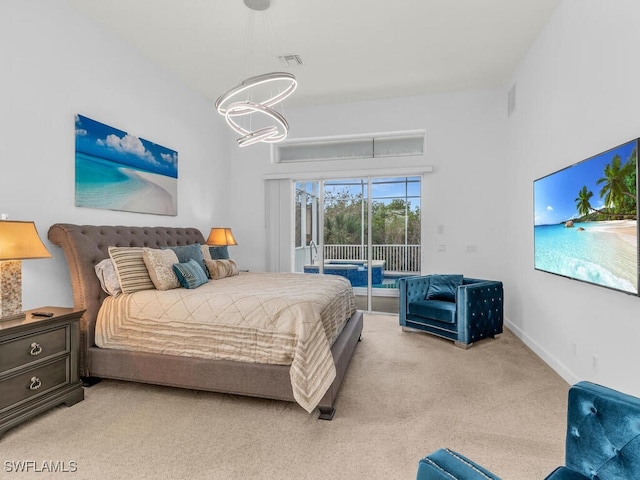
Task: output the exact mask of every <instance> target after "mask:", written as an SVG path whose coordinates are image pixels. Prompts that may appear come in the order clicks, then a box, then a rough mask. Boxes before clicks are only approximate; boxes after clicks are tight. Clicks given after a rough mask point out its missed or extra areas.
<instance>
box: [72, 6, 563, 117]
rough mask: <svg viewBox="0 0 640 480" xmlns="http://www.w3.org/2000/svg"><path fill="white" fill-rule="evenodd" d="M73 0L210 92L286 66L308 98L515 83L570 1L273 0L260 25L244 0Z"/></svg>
mask: <svg viewBox="0 0 640 480" xmlns="http://www.w3.org/2000/svg"><path fill="white" fill-rule="evenodd" d="M70 2H71V3H72V5H74V6H75V7H76V8H77V10H79V11H80V12H81V13H83V14H85V15H86V16H87V17H90V18H91V19H92V20H94V21H95V22H97V23H99V24H102V25H103V26H104V27H105V29H107V30H108V31H111V32H113V33H114V34H115V35H116V36H118V37H120V38H121V39H122V40H123V41H124V42H126V43H127V44H129V45H131V46H133V47H134V48H136V49H137V50H138V51H139V52H141V53H142V55H144V56H146V57H148V58H150V59H151V60H152V61H153V62H155V63H157V64H159V65H161V66H163V67H164V68H166V69H167V70H169V71H171V72H173V73H174V74H175V75H177V76H178V77H179V78H180V79H181V80H182V81H183V82H184V83H185V84H187V85H189V86H190V87H191V88H192V89H193V90H195V91H197V92H200V93H202V94H204V95H205V96H206V97H208V98H209V99H211V101H215V99H216V98H217V97H218V96H219V95H220V94H221V93H223V92H224V91H226V90H228V89H229V88H231V87H233V86H235V85H236V84H237V83H238V82H239V81H240V80H242V79H243V78H246V77H247V76H251V75H256V74H259V73H265V72H266V71H273V70H281V71H288V72H291V73H293V74H295V75H296V77H297V79H298V82H299V87H298V90H297V91H296V92H295V93H294V95H293V96H292V97H290V98H289V99H287V102H286V103H287V106H303V105H319V104H328V103H344V102H351V101H359V100H369V99H381V98H393V97H400V96H413V95H428V94H434V93H443V92H455V91H462V90H478V89H487V88H497V87H501V86H505V85H506V83H507V82H508V80H509V77H510V75H511V74H512V73H513V72H514V70H515V68H516V67H517V66H518V64H519V62H520V61H521V59H522V58H523V57H524V55H525V54H526V52H527V50H528V49H529V47H530V46H531V44H532V43H533V41H534V40H535V38H536V37H537V35H538V34H539V33H540V31H541V30H542V29H543V28H544V25H545V24H546V22H547V21H548V20H549V18H550V16H551V15H552V13H553V11H554V9H555V8H556V7H557V5H558V4H559V3H560V0H393V1H390V2H384V1H382V0H322V1H319V0H271V6H270V8H269V9H267V10H266V11H265V12H264V13H257V14H255V15H254V29H253V34H250V30H249V25H250V21H251V16H252V12H253V11H252V10H250V9H249V8H247V7H246V6H245V5H244V3H243V0H179V1H178V0H108V1H105V0H70ZM265 19H266V20H265ZM265 45H267V46H268V47H265ZM290 54H297V55H300V57H301V58H302V60H303V65H301V66H296V67H286V66H284V64H282V63H281V62H279V61H278V60H277V59H276V57H277V56H279V55H290ZM256 69H260V70H259V71H257V70H256Z"/></svg>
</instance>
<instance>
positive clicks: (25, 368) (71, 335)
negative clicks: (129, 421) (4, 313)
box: [0, 307, 84, 437]
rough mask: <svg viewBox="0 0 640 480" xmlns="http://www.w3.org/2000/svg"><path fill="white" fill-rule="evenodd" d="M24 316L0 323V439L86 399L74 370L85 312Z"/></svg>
mask: <svg viewBox="0 0 640 480" xmlns="http://www.w3.org/2000/svg"><path fill="white" fill-rule="evenodd" d="M33 312H51V313H53V316H51V317H37V316H33V315H32V313H33ZM25 313H26V316H25V317H23V318H18V319H15V320H5V321H0V437H2V435H3V434H4V432H6V431H7V430H8V429H9V428H11V427H14V426H16V425H18V424H19V423H21V422H24V421H25V420H28V419H29V418H31V417H34V416H35V415H38V414H39V413H42V412H44V411H45V410H48V409H49V408H52V407H55V406H57V405H60V404H61V403H64V404H66V405H67V406H71V405H74V404H76V403H78V402H79V401H81V400H83V399H84V390H83V389H82V381H81V380H80V375H79V365H78V346H79V340H80V330H79V321H80V317H81V316H82V314H83V313H84V310H74V309H73V308H61V307H41V308H37V309H34V310H28V311H27V312H25Z"/></svg>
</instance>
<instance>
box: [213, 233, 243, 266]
mask: <svg viewBox="0 0 640 480" xmlns="http://www.w3.org/2000/svg"><path fill="white" fill-rule="evenodd" d="M207 245H209V247H213V248H209V250H210V251H211V258H213V259H214V260H215V259H225V258H229V252H228V251H227V247H228V246H229V245H238V242H236V239H235V238H233V233H231V229H230V228H226V227H213V228H212V229H211V232H209V238H207Z"/></svg>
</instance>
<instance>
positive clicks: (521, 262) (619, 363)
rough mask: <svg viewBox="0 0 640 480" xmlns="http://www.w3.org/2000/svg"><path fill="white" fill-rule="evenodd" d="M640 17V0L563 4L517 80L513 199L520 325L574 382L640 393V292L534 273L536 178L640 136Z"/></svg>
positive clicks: (513, 294)
mask: <svg viewBox="0 0 640 480" xmlns="http://www.w3.org/2000/svg"><path fill="white" fill-rule="evenodd" d="M638 18H640V3H638V2H637V1H635V0H616V1H615V2H608V1H604V0H563V2H562V3H561V4H560V7H559V9H558V10H557V11H556V13H555V14H554V16H553V17H552V19H551V21H550V22H549V24H548V25H547V27H546V29H545V31H544V32H543V33H542V34H541V36H540V37H539V38H538V39H537V41H536V43H535V45H534V46H533V47H532V49H531V50H530V52H529V53H528V55H527V56H526V58H525V60H524V61H523V62H522V64H521V65H520V67H519V68H518V70H517V71H516V73H515V75H514V77H513V81H512V82H511V83H512V84H513V83H515V84H516V92H517V95H516V97H517V101H516V105H517V106H516V112H515V114H514V115H512V116H511V117H510V118H509V120H508V122H507V132H508V134H507V165H508V179H509V182H508V183H507V186H508V188H507V190H506V192H505V195H504V197H505V199H506V200H507V203H508V206H509V208H508V217H509V242H508V245H509V251H508V256H507V258H508V265H509V273H508V278H507V289H506V291H507V292H508V297H507V302H506V306H507V316H508V318H509V320H510V321H511V322H512V325H511V326H512V327H513V328H514V329H515V330H516V331H517V332H518V334H519V335H520V336H521V337H522V338H523V339H524V340H525V341H526V342H527V343H528V344H529V346H531V348H533V349H534V350H535V351H536V352H537V353H538V354H539V355H540V356H542V358H543V359H545V360H546V361H547V362H548V363H549V364H550V365H551V366H552V367H553V368H554V369H556V370H557V371H558V372H559V373H560V374H561V375H562V376H563V377H564V378H565V379H566V380H567V381H568V382H569V383H573V382H575V381H577V380H583V379H586V380H591V381H594V382H598V383H603V384H605V385H608V386H610V387H613V388H618V389H620V390H623V391H627V392H629V393H632V394H635V395H640V383H639V382H638V381H637V375H636V373H635V371H636V370H637V365H639V364H640V349H638V341H639V340H640V317H639V315H638V312H639V311H640V298H636V297H632V296H628V295H625V294H623V293H618V292H615V291H611V290H607V289H605V288H600V287H596V286H592V285H589V284H585V283H581V282H577V281H573V280H569V279H565V278H561V277H557V276H554V275H551V274H547V273H543V272H539V271H535V270H534V268H533V192H532V182H533V180H534V179H536V178H539V177H541V176H544V175H546V174H548V173H551V172H553V171H556V170H558V169H560V168H563V167H566V166H569V165H571V164H573V163H575V162H578V161H581V160H583V159H585V158H588V157H591V156H593V155H595V154H598V153H600V152H602V151H605V150H608V149H609V148H612V147H615V146H617V145H619V144H621V143H624V142H626V141H628V140H631V139H633V138H636V137H639V136H640V117H639V116H638V109H639V108H640V88H639V84H638V78H640V62H638V58H640V29H639V28H638ZM574 344H575V345H576V348H577V355H575V356H574V354H573V348H574V347H573V345H574ZM593 356H596V357H597V359H598V362H599V367H598V369H597V370H596V369H594V367H593Z"/></svg>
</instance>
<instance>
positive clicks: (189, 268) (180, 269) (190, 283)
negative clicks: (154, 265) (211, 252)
mask: <svg viewBox="0 0 640 480" xmlns="http://www.w3.org/2000/svg"><path fill="white" fill-rule="evenodd" d="M173 271H174V272H175V273H176V276H177V277H178V280H179V281H180V285H182V286H183V287H184V288H198V287H199V286H200V285H204V284H205V283H207V282H208V281H209V279H208V278H207V274H206V273H204V270H203V269H202V267H201V266H200V264H199V263H198V262H196V261H195V260H189V261H188V262H186V263H175V264H174V265H173Z"/></svg>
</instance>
